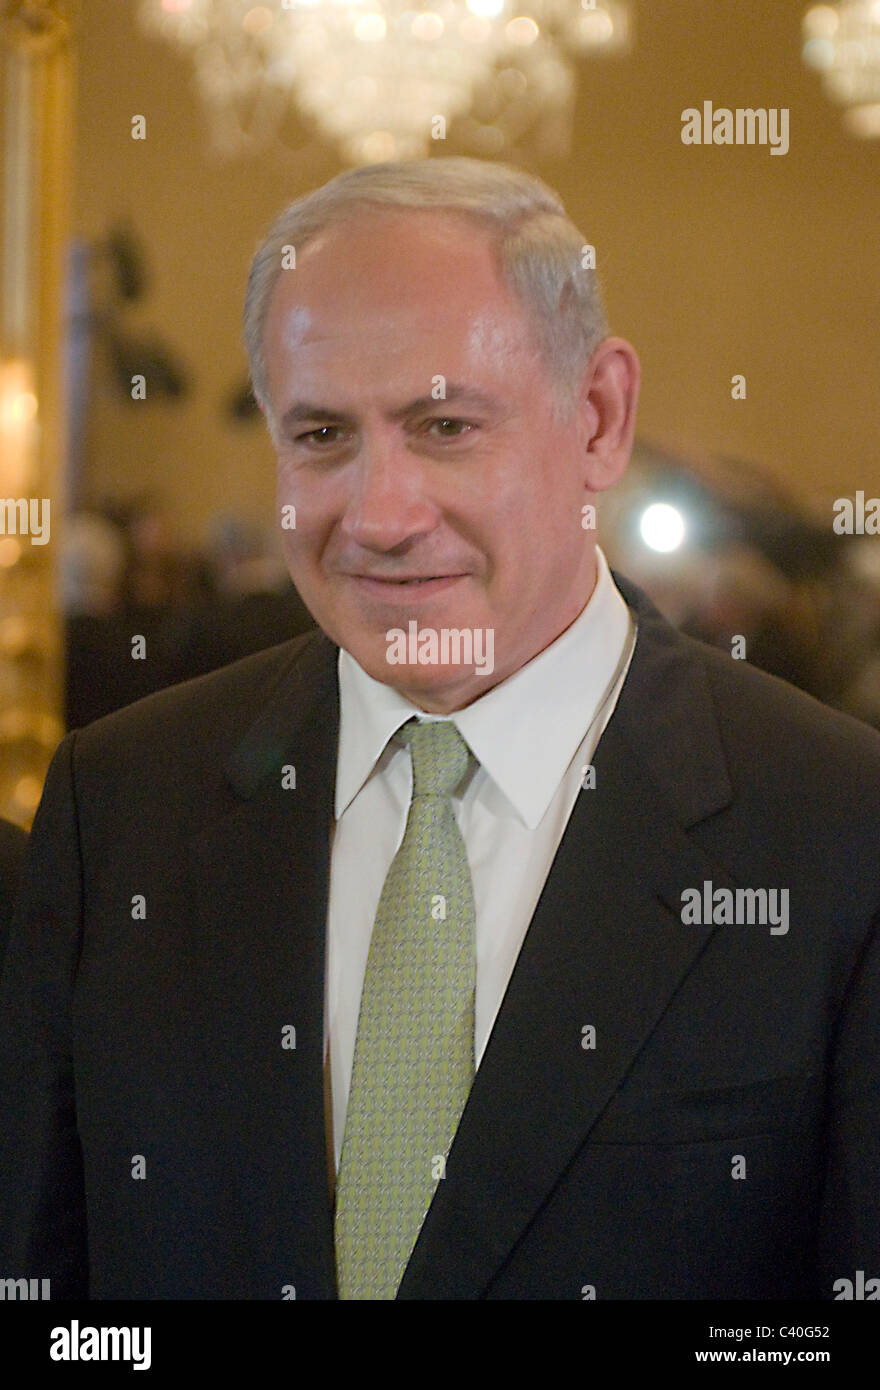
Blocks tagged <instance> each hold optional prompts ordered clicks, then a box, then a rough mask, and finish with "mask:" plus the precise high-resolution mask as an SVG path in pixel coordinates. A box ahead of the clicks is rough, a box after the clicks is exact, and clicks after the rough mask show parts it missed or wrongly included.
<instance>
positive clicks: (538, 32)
mask: <svg viewBox="0 0 880 1390" xmlns="http://www.w3.org/2000/svg"><path fill="white" fill-rule="evenodd" d="M140 18H141V23H142V25H143V27H144V28H145V30H147V31H148V32H152V33H157V34H159V35H161V36H162V37H164V38H166V39H168V40H170V41H172V42H174V43H176V44H177V45H179V46H180V47H182V48H184V49H188V50H190V51H191V53H192V56H193V59H194V62H195V68H196V77H197V83H198V87H199V90H200V92H201V96H202V98H203V100H204V102H205V104H206V105H207V107H208V109H209V111H210V114H211V129H212V137H213V143H214V147H215V149H216V150H217V151H218V152H219V153H221V154H224V155H235V154H242V153H247V152H249V151H251V150H254V149H256V148H258V147H260V146H263V145H265V144H266V143H267V142H268V141H270V140H272V139H277V138H279V131H280V127H281V125H282V122H283V120H284V117H285V114H286V113H287V112H288V111H289V109H290V107H291V106H294V107H295V108H296V109H297V111H298V112H299V114H300V115H301V116H304V117H305V118H306V120H307V122H308V123H310V124H311V125H312V126H313V127H314V128H316V129H317V131H318V132H320V134H322V135H323V136H325V137H329V139H330V140H331V141H332V142H333V143H334V144H335V145H337V147H338V148H339V151H340V153H341V155H342V157H343V159H344V160H345V161H346V162H348V163H350V164H365V163H372V162H375V161H379V160H386V159H413V158H418V157H420V156H424V155H425V154H427V153H428V150H429V149H430V147H431V144H432V142H433V141H435V140H442V139H445V138H446V128H447V126H450V127H451V126H452V125H453V123H454V124H455V133H456V138H458V139H460V140H461V142H462V143H463V145H465V146H466V147H468V148H469V149H471V150H473V152H474V153H477V154H480V155H482V156H484V157H485V156H490V157H491V156H493V155H500V154H502V153H509V152H510V151H511V150H512V149H513V148H514V147H516V146H517V145H518V144H519V143H520V142H521V141H524V140H529V141H531V142H532V143H533V145H534V146H535V148H536V150H537V151H538V152H539V153H541V154H545V155H552V156H560V155H564V154H566V153H567V152H568V148H569V140H570V129H571V117H572V111H573V105H574V78H573V74H572V70H571V66H570V63H569V61H568V57H569V55H582V54H591V53H608V52H612V51H614V50H618V51H619V50H622V49H623V48H625V47H626V46H627V44H628V42H629V13H628V9H627V7H626V5H625V4H624V3H623V2H622V0H522V8H520V7H519V4H518V0H426V3H425V4H424V5H421V6H420V4H419V0H276V2H275V4H274V5H271V6H270V5H253V4H251V3H250V0H141V7H140Z"/></svg>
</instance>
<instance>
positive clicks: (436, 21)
mask: <svg viewBox="0 0 880 1390" xmlns="http://www.w3.org/2000/svg"><path fill="white" fill-rule="evenodd" d="M410 33H411V34H412V36H413V38H416V39H439V37H440V35H441V34H442V33H443V20H442V19H441V18H440V16H439V15H438V14H435V13H434V11H433V10H423V11H422V13H421V14H417V15H416V17H415V19H414V20H413V22H412V24H411V25H410Z"/></svg>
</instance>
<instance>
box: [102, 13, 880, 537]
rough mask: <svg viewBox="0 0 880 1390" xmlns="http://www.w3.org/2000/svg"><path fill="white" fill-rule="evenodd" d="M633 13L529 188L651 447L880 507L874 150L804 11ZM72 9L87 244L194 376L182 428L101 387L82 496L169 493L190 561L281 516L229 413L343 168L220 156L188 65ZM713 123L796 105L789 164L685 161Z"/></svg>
mask: <svg viewBox="0 0 880 1390" xmlns="http://www.w3.org/2000/svg"><path fill="white" fill-rule="evenodd" d="M634 8H635V11H636V45H635V49H634V51H633V53H632V54H631V55H630V56H629V57H626V58H622V59H611V60H607V61H605V62H595V63H592V62H584V63H582V65H581V67H580V73H581V81H580V86H579V100H578V109H577V116H576V125H575V141H574V149H573V153H572V156H571V158H570V159H569V160H568V161H566V162H557V163H554V164H547V165H544V166H542V167H541V168H540V169H539V170H538V171H537V172H539V173H540V174H541V175H542V177H544V178H545V179H546V180H547V181H548V182H549V183H551V184H553V185H554V186H555V187H557V188H558V189H559V191H560V192H561V193H562V195H563V197H564V199H565V201H566V204H567V206H568V207H569V210H570V212H571V213H572V215H573V217H574V218H575V220H576V221H577V222H578V223H579V225H580V226H581V228H582V230H583V232H584V234H585V235H586V236H587V238H588V239H589V240H590V241H592V242H594V243H595V244H596V246H597V248H598V255H599V268H600V272H601V273H602V275H603V279H604V285H605V292H606V298H607V302H608V307H609V311H610V317H611V322H612V328H613V330H614V331H615V332H618V333H621V334H623V335H624V336H626V337H628V338H630V339H631V341H632V342H633V343H634V344H635V346H636V348H637V349H638V351H639V353H640V355H641V359H642V364H643V373H644V379H643V388H642V398H641V408H640V434H641V435H642V436H643V437H644V438H646V439H650V440H653V441H656V442H658V443H660V444H667V445H672V446H676V445H677V446H679V447H682V448H685V449H688V450H696V451H702V452H705V451H718V452H722V453H726V454H731V455H735V456H737V457H745V458H751V459H754V460H755V461H756V462H759V463H761V464H763V465H765V466H766V467H767V468H768V469H769V470H771V471H772V473H773V474H774V475H775V476H776V477H777V478H779V479H780V480H781V481H783V482H784V483H786V484H788V485H789V486H791V487H792V488H793V489H794V490H795V491H796V492H797V493H798V494H800V495H801V496H802V497H803V498H804V499H812V500H817V499H818V500H821V499H825V498H831V497H833V496H836V495H838V494H840V493H846V492H852V491H854V490H855V489H857V488H864V489H865V490H866V491H868V492H869V493H871V492H873V493H874V494H876V493H878V492H880V457H878V449H877V433H878V431H877V425H878V406H877V400H878V389H877V382H878V375H880V340H878V328H877V325H878V322H880V270H878V254H877V228H878V225H880V217H878V213H880V178H878V167H880V140H875V141H873V142H871V141H856V140H854V139H852V138H849V137H847V136H846V135H845V134H844V133H843V131H842V129H841V126H840V120H839V115H838V113H837V111H836V109H834V108H832V107H831V106H830V105H829V104H828V103H827V101H826V99H825V98H824V96H823V95H822V94H821V92H820V89H819V81H818V78H817V77H816V75H815V74H813V73H810V72H808V71H807V70H806V69H805V68H804V67H803V65H802V63H801V60H800V56H799V48H800V40H799V35H800V30H799V26H800V18H801V15H802V12H803V10H804V8H805V4H802V3H800V2H799V0H773V3H769V4H768V3H767V0H713V3H711V4H709V3H707V2H706V0H667V3H660V4H655V3H649V0H640V3H638V4H636V5H635V6H634ZM83 9H84V11H85V13H84V14H83V19H82V30H81V43H80V62H81V76H80V87H79V126H78V158H77V168H76V222H75V225H76V230H77V231H78V233H80V234H81V235H84V236H88V237H94V236H98V235H101V234H102V233H104V232H106V230H107V228H108V226H109V225H110V224H111V223H112V222H113V221H114V220H115V219H117V218H118V217H119V216H120V215H123V214H125V215H128V216H129V217H130V218H131V219H132V221H133V223H134V226H135V228H136V230H137V232H138V234H139V236H140V237H141V238H142V240H143V242H144V245H145V248H146V250H147V253H148V256H149V259H150V265H151V269H152V272H153V281H154V283H153V286H152V290H151V293H150V294H149V296H148V297H147V298H146V300H145V301H144V302H143V304H142V305H139V306H137V308H136V310H135V311H133V312H132V315H131V318H130V320H129V324H130V327H131V328H132V329H135V328H141V327H157V328H159V329H161V332H162V333H163V335H164V336H165V337H166V338H167V339H168V341H169V342H170V344H171V345H172V346H173V347H174V348H175V350H176V351H177V352H179V353H180V354H181V355H182V356H183V357H184V359H186V360H187V361H188V362H189V364H190V366H191V367H192V368H193V369H194V370H195V372H196V373H197V380H196V383H195V393H194V395H193V396H192V397H190V399H189V400H188V401H187V402H186V403H185V404H183V405H181V406H177V405H174V404H162V403H156V404H149V405H145V404H135V405H132V406H129V407H126V406H125V405H124V404H122V405H120V404H117V403H115V402H114V401H113V400H112V399H111V398H110V397H109V394H108V393H107V392H106V387H105V389H104V394H103V395H102V396H100V397H98V398H96V399H94V401H93V408H92V410H91V416H90V427H89V475H88V476H89V481H90V483H91V484H92V485H93V486H94V487H95V488H97V489H99V490H104V491H117V492H118V491H123V492H125V491H132V490H134V489H135V488H139V487H147V486H156V487H159V488H160V489H162V490H163V491H164V493H165V494H166V496H167V497H168V498H169V500H170V501H171V502H172V504H173V507H174V510H175V514H176V515H177V517H178V518H179V521H180V526H181V529H182V531H183V533H184V534H185V535H190V536H191V537H192V538H193V539H197V538H198V536H199V535H200V533H201V529H202V527H203V525H204V523H205V521H206V520H207V519H208V518H209V517H210V516H211V515H213V514H215V513H216V512H217V511H219V510H226V511H229V510H237V511H240V512H242V513H245V514H248V515H250V516H252V517H260V516H262V517H266V518H268V517H269V516H270V515H271V506H272V495H273V473H272V469H273V456H272V453H271V449H270V446H269V444H268V441H267V439H266V438H265V436H264V433H263V431H262V429H261V428H260V427H258V426H246V425H245V426H239V427H234V426H232V425H230V424H227V423H226V422H225V420H224V418H223V416H222V414H221V409H222V404H223V401H224V399H225V396H226V394H227V393H228V391H229V389H230V388H231V387H232V386H233V385H234V384H235V382H236V381H237V380H238V379H239V378H240V377H241V375H242V374H243V371H244V361H245V359H244V351H243V348H242V347H241V341H240V326H239V325H240V305H241V296H242V289H243V284H244V278H245V275H246V270H247V265H248V261H249V258H250V255H251V254H252V252H253V249H254V247H255V244H256V240H257V238H258V236H259V234H260V232H261V230H262V229H263V228H264V226H265V225H266V224H267V222H268V221H269V219H270V218H271V217H272V216H273V215H274V213H275V212H276V211H277V210H278V209H279V208H280V206H281V205H282V204H283V203H284V202H285V201H287V200H289V199H291V198H292V197H295V196H297V195H298V194H299V193H301V192H304V191H305V190H306V189H308V188H310V187H313V186H314V185H315V184H317V183H320V182H322V181H324V180H325V179H326V178H329V177H330V176H332V175H333V174H334V173H336V172H337V171H338V169H339V167H340V165H339V163H338V160H337V158H336V156H335V154H334V152H333V150H332V149H329V148H323V147H322V148H312V149H311V150H310V151H308V152H306V153H305V154H295V153H291V154H290V155H288V156H287V157H285V156H283V155H275V156H265V157H261V158H259V159H251V160H238V161H233V162H231V163H221V162H219V161H218V160H216V159H214V158H212V157H211V156H210V155H209V153H208V152H207V150H206V140H205V123H204V118H203V115H202V111H201V108H200V106H199V103H198V100H197V98H196V96H195V94H194V92H193V91H192V87H191V72H190V68H189V66H188V64H187V62H186V60H185V59H183V58H182V57H179V56H178V55H177V54H176V53H175V52H173V51H172V50H171V49H170V48H168V47H167V46H165V45H163V44H162V43H160V42H158V41H156V40H153V39H146V38H144V37H143V36H142V35H141V34H140V32H139V31H138V30H137V28H136V26H135V20H134V11H135V6H134V4H133V3H132V0H87V3H86V4H85V5H84V6H83ZM703 100H712V101H713V102H714V104H715V105H716V106H725V105H726V106H730V107H736V106H766V107H781V106H787V107H789V108H790V111H791V149H790V151H789V153H788V154H787V155H785V156H771V154H770V152H769V149H768V148H767V147H763V148H762V147H757V146H756V147H744V148H737V147H706V148H703V147H695V148H691V147H687V146H684V145H683V144H682V143H681V139H680V131H681V111H682V110H683V109H684V108H685V107H687V106H693V105H695V106H700V105H701V103H702V101H703ZM133 114H143V115H145V116H146V118H147V132H148V134H147V139H146V141H144V142H136V141H133V140H132V139H131V137H130V118H131V116H132V115H133ZM444 152H450V153H452V152H460V151H458V150H455V151H453V149H452V146H451V144H450V145H448V146H446V147H444ZM737 372H742V373H744V374H745V376H746V378H747V382H748V397H747V400H746V401H744V402H734V401H732V400H731V398H730V385H729V382H730V377H731V376H732V375H733V374H734V373H737ZM829 515H830V510H829Z"/></svg>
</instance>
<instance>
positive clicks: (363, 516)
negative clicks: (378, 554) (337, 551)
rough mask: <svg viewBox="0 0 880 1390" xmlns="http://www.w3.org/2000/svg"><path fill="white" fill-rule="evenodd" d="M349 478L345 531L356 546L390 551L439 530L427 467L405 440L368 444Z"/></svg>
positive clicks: (363, 446)
mask: <svg viewBox="0 0 880 1390" xmlns="http://www.w3.org/2000/svg"><path fill="white" fill-rule="evenodd" d="M351 478H352V488H351V493H350V495H349V498H348V503H347V505H346V508H345V512H344V514H343V517H342V522H341V526H342V530H343V532H344V533H345V535H346V536H347V537H348V538H349V539H351V540H353V541H355V542H356V543H357V544H358V545H362V546H364V547H365V548H367V549H373V550H392V549H394V547H395V546H397V545H400V544H401V543H402V542H403V541H406V540H409V539H410V538H411V537H413V536H416V535H420V534H422V533H424V532H427V531H431V530H433V528H434V527H435V526H436V524H437V520H438V517H439V511H438V509H437V507H436V506H435V505H434V504H433V503H432V502H431V501H430V500H429V498H428V496H427V494H426V491H425V489H426V484H427V471H426V465H425V461H424V460H423V459H420V458H418V457H416V456H415V455H414V454H413V453H411V452H410V450H409V449H408V448H407V447H406V442H405V441H404V440H401V439H399V438H398V439H393V440H391V439H388V438H387V437H386V438H384V439H381V440H376V439H372V440H365V441H364V443H363V444H362V446H361V449H360V452H359V454H358V457H357V460H356V464H355V467H354V468H353V469H352V471H351Z"/></svg>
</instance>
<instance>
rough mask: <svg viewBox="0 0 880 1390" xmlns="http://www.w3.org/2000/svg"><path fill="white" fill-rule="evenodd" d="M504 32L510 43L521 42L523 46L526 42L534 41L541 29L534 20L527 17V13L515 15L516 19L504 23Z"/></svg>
mask: <svg viewBox="0 0 880 1390" xmlns="http://www.w3.org/2000/svg"><path fill="white" fill-rule="evenodd" d="M504 32H505V34H506V35H507V37H508V39H509V40H510V42H511V43H516V44H521V45H522V46H523V47H525V46H526V45H527V44H530V43H534V42H535V39H536V38H537V37H538V35H539V34H540V32H541V31H540V29H539V28H538V26H537V24H536V23H535V21H534V20H533V19H529V17H528V15H517V17H516V19H512V20H511V21H510V22H509V24H505V26H504Z"/></svg>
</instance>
